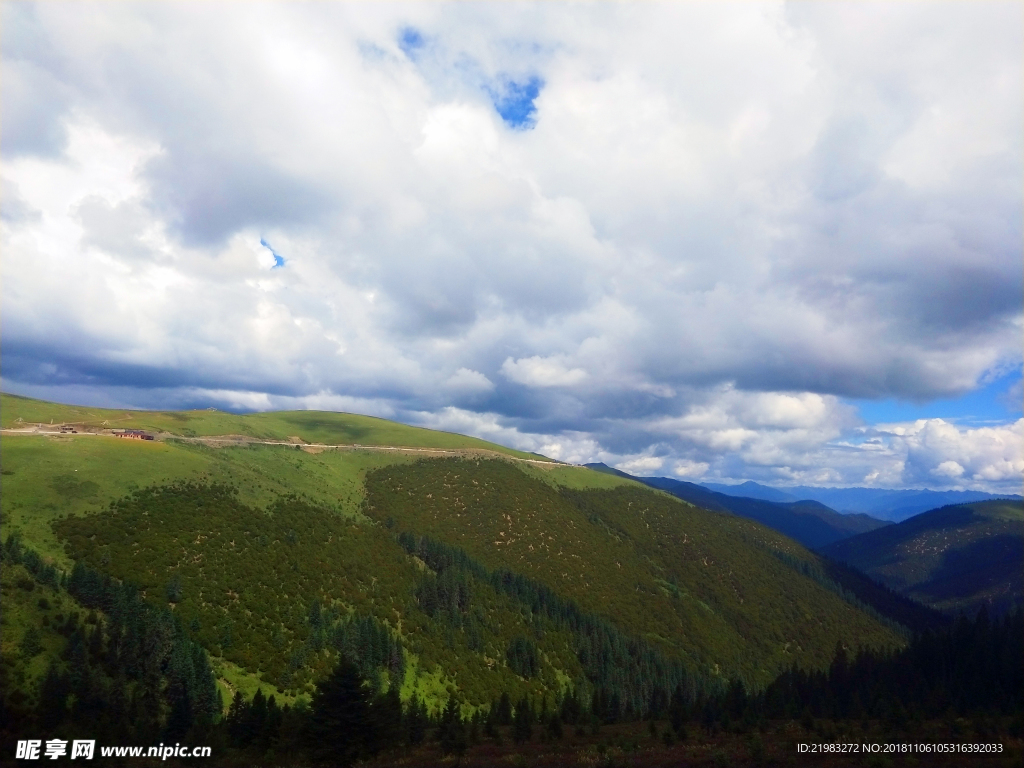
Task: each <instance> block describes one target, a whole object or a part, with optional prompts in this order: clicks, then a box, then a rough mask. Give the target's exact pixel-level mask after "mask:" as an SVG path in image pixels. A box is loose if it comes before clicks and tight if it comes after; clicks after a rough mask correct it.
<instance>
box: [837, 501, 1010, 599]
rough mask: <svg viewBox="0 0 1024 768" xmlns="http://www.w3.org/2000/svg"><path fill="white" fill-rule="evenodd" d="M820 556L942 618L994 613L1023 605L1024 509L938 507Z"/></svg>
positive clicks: (988, 504) (1001, 504) (995, 504)
mask: <svg viewBox="0 0 1024 768" xmlns="http://www.w3.org/2000/svg"><path fill="white" fill-rule="evenodd" d="M823 552H825V553H826V554H828V555H829V556H830V557H834V558H835V559H837V560H841V561H843V562H846V563H849V564H850V565H852V566H854V567H855V568H858V569H860V570H862V571H864V572H865V573H867V574H869V575H871V576H873V577H874V578H876V579H878V580H880V581H882V582H883V583H885V584H887V585H889V586H890V587H892V588H893V589H896V590H898V591H900V592H902V593H903V594H906V595H908V596H910V597H913V598H914V599H916V600H919V601H921V602H923V603H925V604H926V605H930V606H932V607H934V608H937V609H939V610H943V611H945V612H947V613H958V612H959V611H967V612H968V613H974V612H976V611H977V610H978V608H980V607H981V606H982V605H987V606H989V609H990V610H991V611H994V612H996V613H1002V612H1005V611H1007V610H1009V609H1010V608H1012V607H1013V606H1014V605H1019V604H1020V603H1021V601H1022V599H1024V589H1022V581H1024V577H1022V572H1024V503H1022V502H1014V501H981V502H974V503H971V504H960V505H956V506H948V507H942V508H940V509H935V510H932V511H930V512H925V513H922V514H920V515H916V516H915V517H912V518H910V519H908V520H904V521H903V522H902V523H898V524H897V525H892V526H888V527H886V528H881V529H879V530H876V531H871V532H870V533H865V534H862V535H860V536H855V537H853V538H851V539H847V540H845V541H840V542H837V543H835V544H832V545H830V546H828V547H825V548H824V549H823Z"/></svg>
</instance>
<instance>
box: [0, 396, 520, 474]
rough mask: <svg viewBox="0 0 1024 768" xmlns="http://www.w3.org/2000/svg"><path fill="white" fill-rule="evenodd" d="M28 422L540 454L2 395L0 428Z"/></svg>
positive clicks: (365, 430)
mask: <svg viewBox="0 0 1024 768" xmlns="http://www.w3.org/2000/svg"><path fill="white" fill-rule="evenodd" d="M31 424H46V425H49V424H53V425H60V424H68V425H79V426H82V427H85V428H88V429H90V430H100V429H118V430H119V429H146V430H151V431H153V432H157V433H161V434H164V435H169V436H173V435H177V436H181V437H204V436H215V435H241V436H244V437H249V438H254V439H262V440H290V439H293V438H297V439H298V441H300V442H304V443H318V444H327V445H364V446H406V447H415V448H437V449H447V450H484V451H494V452H496V453H500V454H505V455H509V456H519V457H520V458H527V459H536V458H538V457H537V456H536V455H534V454H530V453H524V452H522V451H516V450H513V449H511V448H506V447H505V446H501V445H497V444H496V443H489V442H487V441H486V440H479V439H477V438H475V437H466V436H465V435H456V434H453V433H450V432H438V431H436V430H431V429H422V428H420V427H410V426H408V425H406V424H399V423H397V422H394V421H387V420H385V419H377V418H374V417H372V416H358V415H355V414H351V413H328V412H323V411H273V412H268V413H249V414H242V415H237V414H231V413H224V412H223V411H215V410H203V411H129V410H112V409H106V408H88V407H84V406H74V405H62V404H59V403H48V402H45V401H42V400H33V399H31V398H26V397H19V396H17V395H8V394H0V426H2V427H3V428H4V429H17V428H19V427H25V426H28V425H31Z"/></svg>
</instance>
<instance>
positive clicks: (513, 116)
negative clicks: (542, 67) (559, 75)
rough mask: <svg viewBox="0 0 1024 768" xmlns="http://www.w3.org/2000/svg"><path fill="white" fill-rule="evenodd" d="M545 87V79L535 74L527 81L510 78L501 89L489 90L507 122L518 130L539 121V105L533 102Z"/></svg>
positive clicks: (499, 112)
mask: <svg viewBox="0 0 1024 768" xmlns="http://www.w3.org/2000/svg"><path fill="white" fill-rule="evenodd" d="M543 87H544V81H543V80H542V79H541V78H539V77H537V76H536V75H533V76H532V77H530V79H529V80H526V81H525V82H516V81H515V80H509V81H507V82H506V83H505V84H504V87H503V88H502V89H501V90H500V91H497V90H492V89H488V90H489V91H490V94H491V101H492V102H493V103H494V108H495V109H496V110H498V114H499V115H501V119H502V120H504V121H505V124H506V125H508V127H509V128H514V129H516V130H528V129H530V128H533V126H534V125H535V124H536V123H537V117H536V115H537V107H536V106H535V105H534V103H533V102H534V100H535V99H536V98H537V96H538V95H539V94H540V90H541V88H543Z"/></svg>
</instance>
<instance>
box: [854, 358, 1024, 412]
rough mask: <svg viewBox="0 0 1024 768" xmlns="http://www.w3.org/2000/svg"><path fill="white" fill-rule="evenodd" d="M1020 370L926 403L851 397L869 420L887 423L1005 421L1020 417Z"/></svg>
mask: <svg viewBox="0 0 1024 768" xmlns="http://www.w3.org/2000/svg"><path fill="white" fill-rule="evenodd" d="M1020 378H1021V372H1020V370H1019V369H1018V370H1016V371H1012V372H1010V373H1007V374H1004V375H1003V376H1000V377H998V378H995V379H992V380H991V381H989V382H988V383H986V384H982V385H981V386H980V387H978V388H977V389H973V390H971V391H970V392H968V393H967V394H965V395H962V396H961V397H956V398H947V399H943V400H932V401H931V402H927V403H914V402H909V401H904V400H896V399H895V398H886V399H885V400H850V401H849V402H850V403H851V404H852V405H855V406H857V409H858V410H859V411H860V417H861V418H862V419H864V421H866V422H867V423H868V424H884V423H892V422H898V421H916V420H917V419H935V418H939V419H946V420H948V421H955V422H957V423H959V424H961V425H963V426H984V425H989V424H1005V423H1006V422H1007V421H1011V420H1015V419H1019V418H1020V417H1021V401H1020V396H1019V394H1018V392H1019V388H1020V383H1019V382H1020Z"/></svg>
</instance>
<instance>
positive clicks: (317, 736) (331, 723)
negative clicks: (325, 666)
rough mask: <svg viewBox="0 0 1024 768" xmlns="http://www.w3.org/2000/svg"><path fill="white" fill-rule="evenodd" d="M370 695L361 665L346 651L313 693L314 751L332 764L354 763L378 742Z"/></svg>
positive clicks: (319, 758) (311, 724) (311, 737)
mask: <svg viewBox="0 0 1024 768" xmlns="http://www.w3.org/2000/svg"><path fill="white" fill-rule="evenodd" d="M373 725H374V724H373V719H372V717H371V716H370V695H369V692H368V691H367V689H366V688H365V687H364V686H363V679H362V678H361V677H360V676H359V669H358V668H357V667H356V665H355V664H354V663H352V661H350V660H349V659H348V658H347V657H346V656H344V655H342V656H341V658H340V659H339V661H338V665H337V666H336V667H335V668H334V671H333V672H332V673H331V674H330V675H329V676H328V677H327V679H325V680H323V681H321V683H320V684H319V685H318V686H317V690H316V693H314V694H313V701H312V715H311V716H310V721H309V731H308V736H309V749H310V755H311V756H312V757H313V758H314V760H317V761H318V762H321V763H324V764H329V765H332V766H348V765H351V764H352V763H353V762H354V761H355V760H357V759H358V758H359V757H360V756H362V755H364V754H367V753H368V752H370V751H371V748H372V747H373V745H374V744H375V743H376V738H375V737H374V734H373V733H372V731H373Z"/></svg>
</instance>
